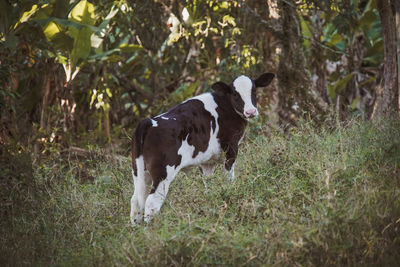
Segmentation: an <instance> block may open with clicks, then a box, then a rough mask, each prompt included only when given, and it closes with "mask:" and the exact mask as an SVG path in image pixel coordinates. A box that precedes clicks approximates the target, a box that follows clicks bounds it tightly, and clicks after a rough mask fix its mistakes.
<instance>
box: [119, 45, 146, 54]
mask: <svg viewBox="0 0 400 267" xmlns="http://www.w3.org/2000/svg"><path fill="white" fill-rule="evenodd" d="M119 48H120V49H121V52H124V53H132V52H136V51H139V50H142V49H143V47H142V46H140V45H135V44H121V45H120V46H119Z"/></svg>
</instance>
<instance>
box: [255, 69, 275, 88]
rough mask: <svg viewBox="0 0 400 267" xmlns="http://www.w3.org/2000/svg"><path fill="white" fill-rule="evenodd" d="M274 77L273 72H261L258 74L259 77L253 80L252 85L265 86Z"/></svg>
mask: <svg viewBox="0 0 400 267" xmlns="http://www.w3.org/2000/svg"><path fill="white" fill-rule="evenodd" d="M274 77H275V74H273V73H269V72H267V73H263V74H261V75H260V77H258V78H257V79H255V80H254V85H255V86H256V87H265V86H267V85H268V84H270V83H271V82H272V80H273V79H274Z"/></svg>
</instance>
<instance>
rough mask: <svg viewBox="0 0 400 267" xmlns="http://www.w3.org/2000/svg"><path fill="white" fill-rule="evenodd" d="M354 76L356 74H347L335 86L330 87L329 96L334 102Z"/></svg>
mask: <svg viewBox="0 0 400 267" xmlns="http://www.w3.org/2000/svg"><path fill="white" fill-rule="evenodd" d="M353 75H354V73H350V74H347V75H346V76H345V77H344V78H343V79H340V80H339V81H337V82H336V83H334V84H333V85H328V94H329V96H330V97H331V99H332V100H334V99H335V98H336V96H337V94H339V93H340V92H341V91H342V90H343V89H344V88H345V87H346V86H347V84H348V83H349V82H350V80H351V78H353Z"/></svg>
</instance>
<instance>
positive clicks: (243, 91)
mask: <svg viewBox="0 0 400 267" xmlns="http://www.w3.org/2000/svg"><path fill="white" fill-rule="evenodd" d="M233 87H234V88H235V90H236V92H238V93H239V95H240V96H241V97H242V100H243V102H244V108H243V113H245V112H246V111H250V110H254V109H255V110H256V116H257V115H258V110H257V108H256V107H255V106H254V105H253V102H252V101H251V90H252V88H253V82H252V81H251V79H250V78H249V77H247V76H244V75H242V76H239V77H237V78H236V79H235V80H234V81H233Z"/></svg>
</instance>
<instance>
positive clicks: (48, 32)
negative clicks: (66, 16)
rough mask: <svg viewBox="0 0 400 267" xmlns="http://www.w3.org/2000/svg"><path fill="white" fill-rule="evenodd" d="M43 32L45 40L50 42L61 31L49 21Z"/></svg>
mask: <svg viewBox="0 0 400 267" xmlns="http://www.w3.org/2000/svg"><path fill="white" fill-rule="evenodd" d="M43 32H44V35H45V36H46V38H47V40H49V41H51V40H52V39H53V38H54V36H55V35H56V34H58V33H60V32H61V29H60V27H59V26H58V25H57V24H56V23H54V22H53V21H50V22H49V23H47V24H46V25H45V26H44V27H43Z"/></svg>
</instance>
